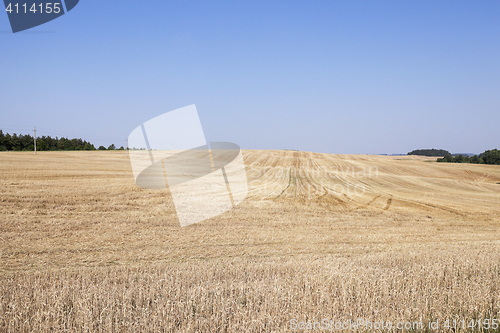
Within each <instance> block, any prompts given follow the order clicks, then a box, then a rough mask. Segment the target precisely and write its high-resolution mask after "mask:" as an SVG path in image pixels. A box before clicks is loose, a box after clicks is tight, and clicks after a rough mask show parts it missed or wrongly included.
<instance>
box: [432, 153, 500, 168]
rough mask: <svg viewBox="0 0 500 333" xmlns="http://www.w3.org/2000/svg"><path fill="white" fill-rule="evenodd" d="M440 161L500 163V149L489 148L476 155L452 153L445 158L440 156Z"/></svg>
mask: <svg viewBox="0 0 500 333" xmlns="http://www.w3.org/2000/svg"><path fill="white" fill-rule="evenodd" d="M437 161H438V162H447V163H474V164H494V165H500V150H498V149H493V150H487V151H485V152H484V153H482V154H479V156H478V155H474V156H470V157H469V156H463V155H458V156H451V154H449V155H446V156H445V157H443V158H438V159H437Z"/></svg>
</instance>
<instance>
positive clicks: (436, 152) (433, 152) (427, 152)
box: [408, 149, 451, 156]
mask: <svg viewBox="0 0 500 333" xmlns="http://www.w3.org/2000/svg"><path fill="white" fill-rule="evenodd" d="M408 155H419V156H447V155H451V154H450V152H449V151H447V150H444V149H417V150H414V151H411V152H409V153H408Z"/></svg>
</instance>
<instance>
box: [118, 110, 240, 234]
mask: <svg viewBox="0 0 500 333" xmlns="http://www.w3.org/2000/svg"><path fill="white" fill-rule="evenodd" d="M128 148H129V150H128V152H129V155H130V163H131V166H132V171H133V174H134V179H135V182H136V184H137V185H138V186H140V187H141V188H144V189H166V188H168V189H169V190H170V193H171V195H172V199H173V202H174V206H175V210H176V213H177V217H178V218H179V222H180V225H181V226H188V225H191V224H194V223H198V222H201V221H204V220H206V219H208V218H211V217H215V216H217V215H220V214H222V213H224V212H226V211H228V210H230V209H232V208H233V207H235V206H236V205H238V204H239V203H240V202H241V201H243V200H244V199H245V198H246V196H247V194H248V185H247V175H246V170H245V164H244V161H243V155H242V153H241V150H240V147H239V146H238V145H236V144H234V143H229V142H211V143H210V147H209V145H208V144H207V142H206V140H205V135H204V133H203V128H202V126H201V122H200V119H199V117H198V112H197V110H196V106H195V105H190V106H186V107H184V108H180V109H177V110H174V111H170V112H167V113H164V114H162V115H160V116H158V117H155V118H153V119H151V120H148V121H146V122H145V123H143V124H142V125H140V126H138V127H137V128H136V129H134V130H133V131H132V132H131V133H130V135H129V137H128Z"/></svg>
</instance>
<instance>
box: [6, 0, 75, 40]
mask: <svg viewBox="0 0 500 333" xmlns="http://www.w3.org/2000/svg"><path fill="white" fill-rule="evenodd" d="M49 1H50V2H49ZM3 2H4V4H5V11H6V12H7V16H8V17H9V21H10V27H11V28H12V32H13V33H16V32H19V31H23V30H27V29H31V28H34V27H36V26H39V25H42V24H44V23H47V22H49V21H52V20H55V19H56V18H58V17H60V16H62V15H64V14H66V13H68V12H69V11H70V10H72V9H73V8H75V6H76V5H77V4H78V2H79V0H48V1H44V0H21V1H18V0H4V1H3Z"/></svg>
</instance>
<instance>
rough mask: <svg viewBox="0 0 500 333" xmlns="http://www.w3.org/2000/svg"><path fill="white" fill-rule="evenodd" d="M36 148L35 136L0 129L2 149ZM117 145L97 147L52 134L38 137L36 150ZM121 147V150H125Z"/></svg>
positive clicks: (83, 141) (23, 149)
mask: <svg viewBox="0 0 500 333" xmlns="http://www.w3.org/2000/svg"><path fill="white" fill-rule="evenodd" d="M34 149H35V143H34V138H33V136H31V135H29V134H27V135H23V134H20V135H17V134H16V133H13V134H12V135H11V134H9V133H5V134H4V133H3V131H2V130H0V151H33V150H34ZM115 149H116V146H115V145H114V144H112V145H110V146H109V147H108V148H106V147H104V146H99V148H97V149H96V148H95V146H94V145H93V144H91V143H90V142H87V141H85V140H82V139H68V138H64V137H62V138H58V137H55V138H52V137H50V136H40V137H37V138H36V150H37V151H58V150H115ZM123 149H124V148H123V147H120V148H119V150H123Z"/></svg>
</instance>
